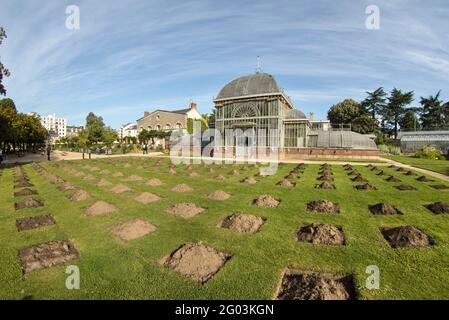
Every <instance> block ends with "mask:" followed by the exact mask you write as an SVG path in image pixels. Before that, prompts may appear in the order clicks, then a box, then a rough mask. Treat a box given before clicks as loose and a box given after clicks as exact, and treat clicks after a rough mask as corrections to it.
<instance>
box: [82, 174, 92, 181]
mask: <svg viewBox="0 0 449 320" xmlns="http://www.w3.org/2000/svg"><path fill="white" fill-rule="evenodd" d="M83 180H86V181H93V180H95V177H94V176H93V175H90V174H88V175H86V176H85V177H84V178H83Z"/></svg>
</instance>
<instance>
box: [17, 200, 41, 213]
mask: <svg viewBox="0 0 449 320" xmlns="http://www.w3.org/2000/svg"><path fill="white" fill-rule="evenodd" d="M14 206H15V208H16V210H22V209H26V208H38V207H43V206H44V203H43V202H42V201H40V200H36V199H33V198H28V199H25V200H22V201H19V202H16V203H15V205H14Z"/></svg>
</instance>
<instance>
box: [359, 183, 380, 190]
mask: <svg viewBox="0 0 449 320" xmlns="http://www.w3.org/2000/svg"><path fill="white" fill-rule="evenodd" d="M355 188H356V189H357V190H359V191H374V190H377V188H376V187H375V186H373V185H372V184H369V183H365V184H359V185H357V186H355Z"/></svg>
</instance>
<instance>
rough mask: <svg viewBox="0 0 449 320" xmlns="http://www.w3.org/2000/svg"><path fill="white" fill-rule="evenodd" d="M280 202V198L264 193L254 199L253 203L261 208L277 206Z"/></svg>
mask: <svg viewBox="0 0 449 320" xmlns="http://www.w3.org/2000/svg"><path fill="white" fill-rule="evenodd" d="M280 203H281V201H280V200H277V199H275V198H273V197H272V196H270V195H268V194H263V195H261V196H259V197H258V198H256V199H254V200H253V201H252V204H253V205H256V206H258V207H261V208H277V207H278V206H279V204H280Z"/></svg>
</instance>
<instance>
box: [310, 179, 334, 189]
mask: <svg viewBox="0 0 449 320" xmlns="http://www.w3.org/2000/svg"><path fill="white" fill-rule="evenodd" d="M315 188H316V189H324V190H334V189H336V188H335V185H333V184H332V183H329V182H328V181H324V182H323V183H321V184H317V185H316V186H315Z"/></svg>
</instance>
